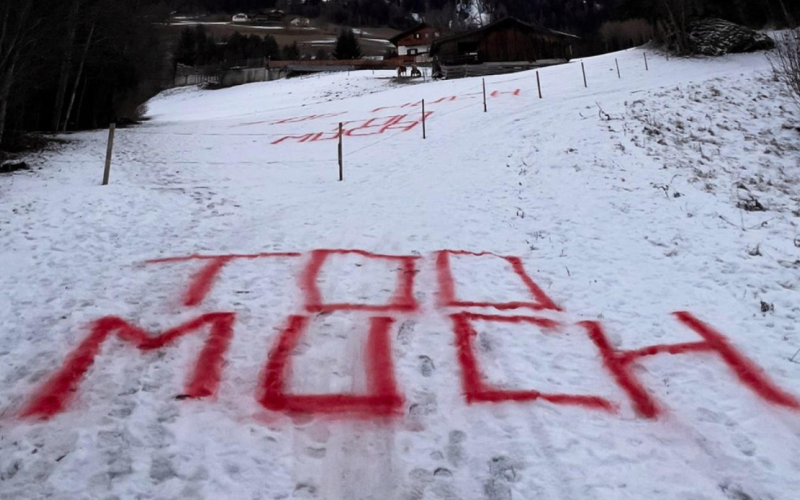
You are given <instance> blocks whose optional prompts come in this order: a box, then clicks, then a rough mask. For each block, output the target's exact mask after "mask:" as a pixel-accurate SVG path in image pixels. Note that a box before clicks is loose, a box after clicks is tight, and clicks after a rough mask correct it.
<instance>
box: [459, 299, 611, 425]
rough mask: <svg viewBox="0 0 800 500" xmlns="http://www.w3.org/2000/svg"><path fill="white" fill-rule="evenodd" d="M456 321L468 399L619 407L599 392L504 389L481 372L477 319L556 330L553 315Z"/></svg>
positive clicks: (480, 316) (470, 316)
mask: <svg viewBox="0 0 800 500" xmlns="http://www.w3.org/2000/svg"><path fill="white" fill-rule="evenodd" d="M450 318H451V319H452V321H453V327H454V332H455V335H456V347H457V350H458V363H459V365H461V383H462V388H463V391H464V395H465V396H466V398H467V403H469V404H472V403H485V402H492V403H497V402H503V401H517V402H525V401H536V400H538V399H541V400H543V401H548V402H550V403H553V404H560V405H574V406H582V407H584V408H590V409H594V410H603V411H608V412H614V411H615V410H616V408H615V406H614V404H613V403H611V402H610V401H608V400H607V399H605V398H601V397H598V396H581V395H573V394H549V393H543V392H539V391H536V390H527V391H521V390H501V389H497V388H494V387H492V386H491V385H489V384H487V383H486V382H485V381H484V380H483V377H482V376H481V371H480V368H479V367H478V360H477V357H476V355H475V347H474V345H473V338H474V337H475V336H477V332H476V331H475V329H474V328H473V327H472V322H473V321H489V322H496V323H514V324H523V323H528V324H531V325H535V326H538V327H540V328H543V329H545V330H553V329H555V328H557V327H558V326H559V323H558V322H556V321H553V320H551V319H546V318H537V317H532V316H498V315H485V314H473V313H467V312H463V313H458V314H453V315H451V316H450Z"/></svg>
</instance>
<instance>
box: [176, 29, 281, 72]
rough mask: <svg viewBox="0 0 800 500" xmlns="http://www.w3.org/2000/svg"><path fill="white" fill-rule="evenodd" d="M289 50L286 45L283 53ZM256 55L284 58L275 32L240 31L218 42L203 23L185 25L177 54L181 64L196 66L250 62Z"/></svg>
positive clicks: (276, 58) (260, 57) (258, 57)
mask: <svg viewBox="0 0 800 500" xmlns="http://www.w3.org/2000/svg"><path fill="white" fill-rule="evenodd" d="M287 50H288V49H284V51H283V54H285V53H286V51H287ZM252 59H269V60H272V61H278V60H281V59H282V51H281V49H280V47H279V46H278V42H277V41H275V38H274V37H272V36H271V35H266V36H264V37H260V36H258V35H250V36H245V35H242V34H240V33H238V32H237V33H234V34H233V35H231V36H229V37H228V38H226V39H225V40H224V41H222V42H218V41H217V40H216V39H215V38H214V37H213V36H211V35H209V34H208V33H207V32H206V29H205V27H204V26H202V25H199V26H195V27H194V28H184V30H183V31H182V32H181V38H180V41H179V42H178V46H177V47H176V49H175V56H174V61H175V62H176V63H177V64H185V65H187V66H195V67H204V66H213V67H214V69H217V68H218V67H219V66H227V67H231V66H238V65H241V64H246V63H247V61H248V60H252ZM288 59H292V58H291V57H290V58H288Z"/></svg>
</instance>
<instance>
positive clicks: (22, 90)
mask: <svg viewBox="0 0 800 500" xmlns="http://www.w3.org/2000/svg"><path fill="white" fill-rule="evenodd" d="M169 12H170V10H169V8H167V6H166V4H165V2H162V1H159V0H61V1H58V2H55V1H52V0H13V1H6V2H2V6H0V27H2V36H0V141H2V140H3V139H7V138H9V137H14V135H15V134H16V132H17V131H23V130H24V131H30V130H44V131H64V130H74V129H84V128H94V127H100V126H105V125H107V124H108V123H109V122H110V121H112V120H121V121H124V120H126V119H127V120H133V119H136V118H137V116H138V114H137V109H138V108H139V105H140V104H141V103H142V102H144V100H146V99H147V98H148V97H149V96H150V95H152V93H153V92H155V91H157V90H158V89H159V88H160V84H161V78H163V76H164V75H165V73H164V70H169V67H168V65H169V61H168V60H167V58H166V54H165V51H164V49H163V47H162V45H161V43H160V40H159V36H158V33H157V30H158V23H159V22H163V21H164V20H166V18H167V16H168V15H169Z"/></svg>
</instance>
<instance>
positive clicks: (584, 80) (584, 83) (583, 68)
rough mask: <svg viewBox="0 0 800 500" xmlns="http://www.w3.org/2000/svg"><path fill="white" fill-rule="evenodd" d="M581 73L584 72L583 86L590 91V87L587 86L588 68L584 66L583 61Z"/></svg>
mask: <svg viewBox="0 0 800 500" xmlns="http://www.w3.org/2000/svg"><path fill="white" fill-rule="evenodd" d="M581 71H583V86H584V87H586V88H587V89H588V88H589V85H587V84H586V68H585V67H584V66H583V61H581Z"/></svg>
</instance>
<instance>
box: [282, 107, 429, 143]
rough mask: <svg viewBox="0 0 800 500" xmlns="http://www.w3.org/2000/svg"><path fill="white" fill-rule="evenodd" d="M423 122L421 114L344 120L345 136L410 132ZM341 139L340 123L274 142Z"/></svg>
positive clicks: (427, 115)
mask: <svg viewBox="0 0 800 500" xmlns="http://www.w3.org/2000/svg"><path fill="white" fill-rule="evenodd" d="M432 115H433V111H426V112H425V119H426V120H427V119H428V118H430V117H431V116H432ZM421 123H422V116H421V115H414V116H410V115H394V116H386V117H379V118H370V119H369V120H363V121H349V122H342V134H341V135H342V136H343V137H368V136H374V135H381V134H384V133H386V132H389V131H397V132H408V131H410V130H413V129H414V128H415V127H417V126H419V125H420V124H421ZM338 139H339V127H338V125H337V126H336V127H335V128H334V129H333V130H332V131H330V132H311V133H308V134H299V135H286V136H283V137H280V138H278V139H276V140H274V141H272V144H282V143H284V142H290V143H291V142H298V143H311V142H320V141H335V140H338Z"/></svg>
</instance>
